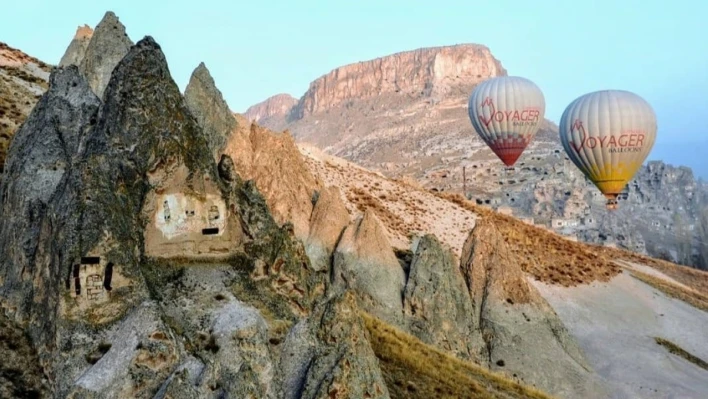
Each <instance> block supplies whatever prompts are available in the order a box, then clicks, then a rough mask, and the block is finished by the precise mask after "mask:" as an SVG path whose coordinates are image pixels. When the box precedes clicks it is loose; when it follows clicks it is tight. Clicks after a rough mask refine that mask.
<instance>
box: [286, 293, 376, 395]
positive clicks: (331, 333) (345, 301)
mask: <svg viewBox="0 0 708 399" xmlns="http://www.w3.org/2000/svg"><path fill="white" fill-rule="evenodd" d="M358 309H359V308H358V306H357V301H356V299H355V296H354V295H352V294H351V293H349V292H344V293H343V294H341V295H337V296H334V297H333V298H332V299H331V300H329V301H328V302H326V303H324V304H323V305H322V306H321V307H319V308H318V309H316V310H315V311H314V312H313V314H312V315H311V316H310V317H309V318H308V320H307V322H306V324H304V325H303V330H304V331H303V332H302V333H301V334H300V335H299V336H298V338H297V341H296V340H295V339H292V338H294V336H291V337H289V338H291V339H288V340H286V341H285V346H286V347H287V349H286V350H285V351H284V352H283V354H284V355H291V356H292V357H294V358H295V359H302V360H305V361H304V362H303V361H302V360H301V361H300V364H301V367H302V366H306V369H300V370H297V369H295V368H292V367H289V368H286V370H288V371H290V372H289V373H287V374H286V375H285V376H284V379H285V380H286V381H292V382H291V383H290V384H285V385H284V388H287V390H286V391H285V392H284V394H285V397H286V398H308V399H310V398H312V399H325V398H337V397H347V398H349V397H351V398H379V399H383V398H389V393H388V389H387V388H386V383H385V382H384V380H383V376H382V375H381V370H380V369H379V365H378V361H377V359H376V356H375V355H374V352H373V350H372V349H371V345H370V344H369V341H368V337H367V334H366V329H365V327H364V323H363V322H362V320H361V318H360V317H359V314H358ZM303 355H304V356H303ZM284 359H285V362H284V365H287V364H288V362H292V360H289V359H287V358H284ZM293 371H295V372H297V371H299V373H297V374H296V373H293ZM293 382H295V384H293Z"/></svg>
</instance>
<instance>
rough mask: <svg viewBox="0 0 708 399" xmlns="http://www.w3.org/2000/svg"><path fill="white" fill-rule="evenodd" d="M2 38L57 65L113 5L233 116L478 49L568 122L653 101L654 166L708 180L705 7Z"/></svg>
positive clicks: (241, 14)
mask: <svg viewBox="0 0 708 399" xmlns="http://www.w3.org/2000/svg"><path fill="white" fill-rule="evenodd" d="M3 9H4V11H5V15H7V16H9V17H8V18H6V19H7V21H4V22H3V24H2V25H0V40H1V41H5V42H7V43H8V44H9V45H10V46H13V47H17V48H19V49H21V50H22V51H24V52H26V53H28V54H30V55H32V56H34V57H37V58H39V59H41V60H43V61H45V62H48V63H51V64H57V63H58V62H59V59H60V58H61V55H62V54H63V53H64V51H65V49H66V47H67V46H68V45H69V42H70V41H71V38H72V37H73V35H74V33H75V31H76V28H77V26H79V25H83V24H88V25H89V26H91V27H95V25H96V24H97V23H98V22H99V21H100V19H101V18H102V17H103V15H104V13H105V12H106V11H108V10H111V11H113V12H115V13H116V15H117V16H118V17H119V19H120V21H121V22H122V23H123V24H124V25H125V26H126V28H127V33H128V35H129V36H130V38H131V39H132V40H133V41H134V42H137V41H138V40H140V39H142V38H143V37H144V36H146V35H150V36H152V37H154V38H155V40H156V41H157V42H158V43H159V44H160V45H161V47H162V48H163V51H164V52H165V55H166V57H167V60H168V62H169V65H170V71H171V72H172V75H173V77H174V79H175V81H176V82H177V84H178V86H179V87H180V89H182V90H184V87H185V86H186V84H187V82H188V80H189V76H190V75H191V72H192V70H193V69H194V68H195V67H196V66H197V65H198V64H199V63H200V62H205V64H206V65H207V67H208V68H209V70H210V71H211V73H212V75H213V76H214V79H215V81H216V83H217V86H218V87H219V89H220V90H221V92H222V93H223V95H224V98H225V99H226V101H227V103H228V104H229V106H230V107H231V109H232V110H234V111H235V112H244V111H245V110H246V109H247V108H248V107H249V106H251V105H253V104H255V103H258V102H260V101H262V100H264V99H266V98H267V97H270V96H272V95H274V94H277V93H288V94H291V95H293V96H294V97H300V96H301V95H302V94H304V93H305V91H306V90H307V88H308V85H309V83H310V82H311V81H312V80H314V79H316V78H318V77H320V76H322V75H324V74H326V73H328V72H329V71H331V70H332V69H334V68H336V67H339V66H342V65H346V64H351V63H355V62H359V61H365V60H369V59H374V58H377V57H381V56H385V55H389V54H392V53H397V52H401V51H408V50H414V49H417V48H422V47H433V46H444V45H454V44H461V43H478V44H483V45H485V46H487V47H489V48H490V50H491V51H492V54H493V55H494V56H495V57H496V58H497V59H499V60H500V61H501V63H502V65H503V66H504V68H506V69H507V71H508V73H509V74H510V75H520V76H524V77H527V78H529V79H531V80H533V81H534V82H535V83H536V84H537V85H538V86H539V87H540V88H541V90H543V92H544V95H545V97H546V102H547V112H546V118H548V119H550V120H552V121H554V122H556V123H558V121H559V119H560V116H561V114H562V112H563V110H564V109H565V107H566V106H567V104H569V103H570V102H571V101H572V100H573V99H575V98H577V97H578V96H580V95H582V94H584V93H587V92H590V91H595V90H602V89H608V88H614V89H622V90H629V91H633V92H635V93H637V94H639V95H640V96H642V97H644V98H645V99H646V100H647V101H649V103H650V104H652V106H653V107H654V110H655V111H656V114H657V118H658V125H659V132H658V135H657V141H656V145H655V147H654V150H653V151H652V153H651V155H650V156H649V158H648V160H652V159H661V160H663V161H665V162H667V163H670V164H673V165H686V166H689V167H691V168H693V169H694V171H695V173H696V175H699V176H702V177H703V178H708V161H707V160H705V157H704V156H703V155H702V154H701V152H706V150H708V138H706V133H708V132H707V130H708V128H706V127H705V125H704V124H700V123H699V124H697V125H696V123H695V120H696V119H698V118H697V116H698V115H703V114H704V113H705V111H706V108H707V107H706V106H705V104H706V102H705V100H704V96H703V93H704V92H706V91H708V79H706V78H705V77H704V76H705V75H704V74H705V70H708V41H706V40H705V38H704V36H705V35H704V34H703V33H702V29H703V28H702V26H703V20H702V15H704V14H705V12H706V11H708V3H703V2H698V1H675V2H672V3H670V4H667V3H666V2H663V1H638V0H631V1H630V0H628V1H625V2H622V3H616V2H612V1H609V0H603V1H597V2H594V3H592V2H587V3H572V4H565V5H559V4H557V2H553V1H536V2H533V3H524V4H519V3H518V2H513V1H508V0H507V1H502V0H499V1H495V2H488V3H483V4H476V5H470V4H468V3H465V2H456V1H442V0H441V1H437V2H435V3H434V4H426V5H417V6H412V5H411V4H410V3H409V2H405V3H404V2H402V1H389V2H386V3H381V2H374V1H360V2H357V3H356V5H344V4H338V3H332V2H324V1H304V2H299V4H293V2H278V1H271V2H249V3H246V4H236V3H228V2H214V1H212V2H209V1H202V2H198V3H194V2H170V3H167V2H164V3H162V4H160V3H156V2H150V3H148V2H136V1H130V0H129V1H120V2H104V3H102V4H97V3H95V2H88V1H71V2H68V3H67V2H61V3H58V2H49V1H46V2H13V3H10V4H7V5H4V6H3Z"/></svg>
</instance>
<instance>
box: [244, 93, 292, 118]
mask: <svg viewBox="0 0 708 399" xmlns="http://www.w3.org/2000/svg"><path fill="white" fill-rule="evenodd" d="M296 104H297V99H296V98H295V97H293V96H291V95H290V94H285V93H282V94H276V95H274V96H273V97H270V98H268V99H267V100H265V101H263V102H261V103H259V104H256V105H254V106H252V107H250V108H248V109H247V110H246V112H244V113H243V116H244V117H245V118H246V119H248V120H249V121H260V122H261V123H262V122H263V121H267V120H269V119H270V118H275V120H278V119H279V118H282V117H283V116H285V115H287V114H288V113H289V112H290V110H291V109H292V108H293V107H294V106H295V105H296Z"/></svg>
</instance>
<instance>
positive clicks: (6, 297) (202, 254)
mask: <svg viewBox="0 0 708 399" xmlns="http://www.w3.org/2000/svg"><path fill="white" fill-rule="evenodd" d="M127 93H130V95H127ZM255 147H256V148H260V146H259V144H256V146H255ZM293 148H294V147H293ZM211 155H212V154H211V152H210V151H209V147H208V143H207V139H206V136H205V134H204V132H203V131H202V129H201V126H200V125H199V123H198V119H197V118H195V117H194V116H193V115H192V114H191V112H190V111H189V107H188V106H187V102H186V100H185V99H184V97H182V95H181V94H180V93H179V90H178V87H177V85H176V84H175V83H174V81H173V80H172V78H171V77H170V75H169V70H168V68H167V63H166V61H165V58H164V55H163V54H162V52H161V49H160V47H159V45H157V43H155V42H154V40H153V39H152V38H150V37H146V38H144V39H143V40H141V41H139V42H138V43H137V44H136V45H134V46H133V47H131V49H130V51H129V52H128V53H127V54H126V56H125V57H124V58H123V59H122V60H121V61H120V62H119V63H118V65H117V66H116V68H115V70H114V71H113V73H112V77H111V80H110V82H109V84H108V86H107V87H106V90H105V93H104V101H102V102H101V101H100V100H99V99H98V97H97V96H96V95H94V93H93V92H92V90H91V88H90V86H89V85H88V83H87V81H86V79H85V77H84V75H83V74H81V73H80V72H79V69H78V68H77V67H76V66H73V65H72V66H67V67H61V68H59V69H58V70H57V71H56V72H55V73H54V74H53V75H52V76H51V85H50V88H49V90H48V91H47V92H46V93H45V94H44V96H43V97H42V99H41V100H40V102H39V103H38V106H37V107H36V108H35V109H34V111H33V112H32V113H31V115H30V116H29V118H28V120H27V122H26V123H25V124H24V125H23V128H22V129H21V130H20V132H19V133H18V136H17V139H16V140H14V141H13V146H12V149H11V151H10V158H9V160H8V180H7V184H4V185H3V186H2V187H0V198H2V199H3V201H2V207H1V208H0V216H1V217H0V244H1V245H0V251H2V259H1V260H0V273H1V274H0V305H1V306H0V308H2V309H3V318H2V319H0V322H2V323H1V324H0V328H1V329H2V331H0V333H1V334H0V335H2V336H3V337H6V338H8V340H10V341H8V342H11V343H12V344H13V345H16V346H15V349H18V348H22V347H23V346H27V345H26V344H24V343H23V342H22V341H21V339H19V338H17V337H15V335H16V334H15V333H14V332H13V331H14V330H15V329H16V328H17V327H16V326H15V322H16V324H17V325H21V326H23V327H24V326H26V327H25V328H26V332H27V334H28V335H29V337H30V338H31V342H32V346H34V347H35V348H34V349H31V350H27V351H25V352H26V355H27V359H28V360H32V359H33V356H35V352H34V350H36V360H34V361H33V365H34V366H32V367H34V368H35V369H33V368H32V367H28V368H26V369H25V370H24V374H14V375H12V376H11V377H12V378H10V379H6V378H5V376H3V377H2V379H0V382H2V387H0V389H1V390H2V391H0V392H5V391H7V392H11V393H12V394H17V393H18V392H19V393H20V394H21V393H22V392H25V393H27V394H28V395H29V394H32V393H40V392H43V391H45V390H48V391H50V392H51V397H56V398H60V397H84V398H99V397H157V398H166V397H175V398H194V397H203V398H207V397H212V396H214V395H217V396H228V397H249V396H250V397H263V398H276V397H280V396H278V395H279V392H285V389H284V388H283V387H282V386H281V384H285V382H282V381H281V377H280V376H279V375H276V372H275V371H276V370H296V371H297V370H306V371H305V372H304V374H302V375H303V376H304V377H303V378H302V379H300V380H298V381H299V382H297V384H299V385H298V386H296V387H295V388H294V389H295V390H296V391H297V392H303V393H305V394H306V395H308V396H306V397H313V398H315V397H316V398H319V397H329V395H330V394H332V393H333V392H337V391H340V392H350V393H351V394H352V395H354V396H357V397H358V396H360V394H361V395H364V396H366V395H370V396H371V397H388V396H387V390H386V386H385V384H384V383H383V380H382V378H381V374H380V370H378V363H377V361H376V357H375V356H374V355H373V352H372V351H371V347H370V346H369V344H368V342H367V340H366V336H365V333H364V329H363V327H362V324H361V323H362V322H361V320H360V319H359V318H358V313H357V310H356V309H355V308H354V306H355V305H353V304H352V302H351V300H347V301H344V300H343V299H341V298H342V297H340V299H335V300H334V301H331V302H329V305H322V306H320V305H318V303H320V302H322V301H324V300H326V298H330V296H327V297H325V296H324V294H325V289H326V280H327V279H328V274H329V268H327V269H326V270H315V269H314V268H312V267H311V266H310V262H309V259H308V258H307V256H306V254H305V248H304V246H303V244H302V243H301V242H300V241H298V240H296V239H295V238H294V236H293V231H292V226H291V225H289V222H286V223H285V224H286V225H285V226H280V225H279V224H278V223H276V221H275V220H274V219H273V217H272V216H271V214H270V211H269V208H268V205H267V204H266V201H265V199H264V198H263V196H261V194H260V193H259V192H258V190H257V188H256V184H255V182H254V181H253V180H249V181H244V179H243V178H242V177H241V176H240V175H239V173H238V171H237V169H236V168H235V163H234V162H233V161H232V160H231V159H230V158H229V157H228V156H222V157H221V158H220V162H219V164H218V166H217V165H216V164H215V162H214V159H213V157H212V156H211ZM255 164H256V165H258V161H256V162H255ZM316 309H319V310H316ZM313 311H314V312H315V313H314V316H312V317H310V316H309V315H310V314H312V312H313ZM318 312H319V313H318ZM5 314H7V316H9V317H8V318H7V319H5V318H4V317H5ZM5 320H8V323H6V322H5ZM9 320H12V322H9ZM303 323H304V324H303ZM302 325H308V326H309V327H308V329H307V331H309V332H306V331H301V330H299V329H296V328H293V326H302ZM291 329H292V331H291ZM13 334H15V335H13ZM286 336H291V337H295V338H297V339H300V340H301V341H302V340H306V341H309V342H311V343H312V346H309V347H308V348H310V349H311V352H308V353H311V356H309V357H308V358H307V361H303V362H302V363H298V362H296V361H295V362H294V360H293V359H291V358H290V357H289V356H281V351H282V349H283V346H282V342H283V341H284V339H285V337H286ZM298 337H299V338H298ZM3 343H5V340H3ZM310 349H308V350H310ZM3 350H4V349H3V348H0V351H3ZM22 350H23V351H24V349H22ZM25 352H23V353H25ZM298 359H299V358H298ZM296 360H297V359H296ZM281 363H282V365H281ZM3 367H4V366H3ZM37 367H39V368H40V369H41V372H40V371H38V370H36V368H37ZM3 370H5V368H3ZM11 371H12V370H10V372H11ZM40 374H43V375H46V377H47V384H46V385H47V387H46V388H45V387H43V384H44V382H42V380H41V377H40V376H39V375H40ZM288 381H289V382H288V383H291V382H292V381H293V379H292V378H291V379H289V380H288ZM18 384H24V385H23V386H22V387H20V386H18ZM288 386H292V385H288ZM23 389H24V390H23Z"/></svg>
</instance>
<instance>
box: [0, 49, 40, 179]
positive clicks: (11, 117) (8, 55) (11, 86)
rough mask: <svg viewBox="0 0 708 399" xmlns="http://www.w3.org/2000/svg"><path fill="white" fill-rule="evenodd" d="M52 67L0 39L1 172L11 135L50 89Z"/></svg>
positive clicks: (0, 171) (0, 173)
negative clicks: (48, 88)
mask: <svg viewBox="0 0 708 399" xmlns="http://www.w3.org/2000/svg"><path fill="white" fill-rule="evenodd" d="M51 69H52V67H51V66H50V65H47V64H45V63H44V62H42V61H40V60H38V59H36V58H34V57H31V56H29V55H27V54H25V53H23V52H22V51H20V50H18V49H16V48H12V47H10V46H8V45H7V44H5V43H2V42H0V176H2V173H3V169H4V165H5V156H6V154H7V151H8V147H9V146H10V141H11V139H12V136H14V135H15V132H16V130H17V129H18V128H19V126H20V125H21V124H22V122H23V121H24V120H25V118H26V117H27V115H28V114H29V112H30V111H31V110H32V108H33V107H34V105H35V104H36V103H37V100H39V97H40V96H41V95H42V93H43V92H44V91H45V90H46V89H47V85H48V80H49V72H50V71H51Z"/></svg>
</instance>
